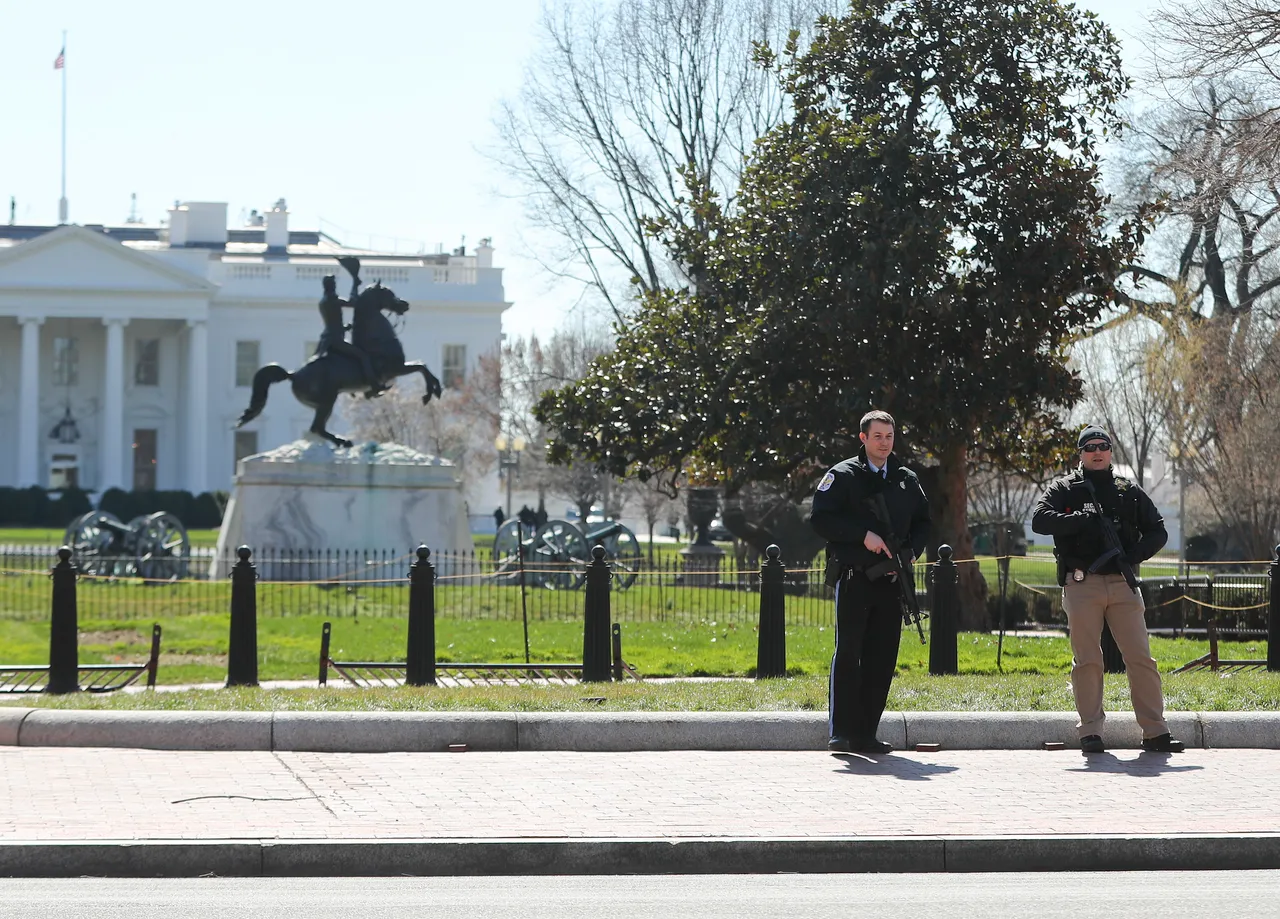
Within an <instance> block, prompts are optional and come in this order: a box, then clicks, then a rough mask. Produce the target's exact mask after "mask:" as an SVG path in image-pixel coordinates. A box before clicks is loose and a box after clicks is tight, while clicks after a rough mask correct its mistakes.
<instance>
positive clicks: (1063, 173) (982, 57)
mask: <svg viewBox="0 0 1280 919" xmlns="http://www.w3.org/2000/svg"><path fill="white" fill-rule="evenodd" d="M761 60H762V62H763V63H764V64H766V65H769V66H771V67H773V68H775V69H776V72H777V74H778V77H779V80H780V86H781V88H782V90H783V92H784V93H785V94H786V95H787V97H788V99H789V100H790V104H791V107H792V109H793V111H794V117H793V118H791V120H789V121H788V122H786V123H784V124H782V125H780V126H779V127H777V128H775V129H774V130H772V131H770V132H769V133H768V134H766V135H765V136H764V137H763V138H762V139H761V140H760V142H759V143H758V145H757V148H756V152H755V155H754V157H753V160H752V162H751V163H750V165H749V167H748V169H747V170H746V171H745V173H744V176H743V180H742V184H741V186H740V188H739V190H738V197H737V205H736V208H735V210H734V213H733V214H731V215H726V214H724V213H722V211H721V210H720V208H719V207H718V205H717V199H716V197H715V195H714V193H712V192H710V191H709V190H706V189H705V188H703V189H697V182H696V176H692V175H689V176H688V178H689V180H690V184H691V185H693V186H694V187H695V189H696V191H695V193H694V194H693V195H691V196H690V198H689V200H688V201H687V202H686V203H685V206H686V207H687V208H689V209H691V210H693V211H697V212H698V213H700V214H701V215H703V217H704V219H705V220H706V222H707V223H708V224H709V225H711V226H712V227H714V232H712V233H710V234H705V235H703V234H696V233H691V232H689V231H688V230H687V229H685V227H686V226H687V222H686V223H682V224H676V223H667V224H660V225H659V226H657V227H656V229H657V230H659V231H660V232H665V233H666V234H667V238H668V241H669V244H670V245H671V246H672V248H673V250H674V251H676V252H678V253H679V254H680V256H681V257H682V258H683V259H684V260H685V261H686V262H687V263H688V264H689V265H691V266H692V268H691V271H692V273H693V275H694V276H698V277H701V278H704V279H705V282H704V283H702V284H700V285H699V286H698V288H697V290H696V291H694V290H689V289H681V290H674V289H664V290H659V291H655V292H653V293H651V294H649V295H648V296H646V298H645V300H644V303H643V306H642V310H641V312H640V314H639V316H638V320H637V322H636V323H635V324H634V325H633V326H632V327H630V328H628V329H626V330H625V331H624V332H623V334H622V335H621V336H620V338H619V341H618V345H617V347H616V349H615V350H614V351H613V352H612V353H611V354H609V355H607V356H605V357H603V358H601V359H600V360H598V361H597V362H596V363H595V365H594V368H593V371H592V372H591V373H590V374H589V375H588V376H587V377H586V378H585V379H583V380H582V381H581V382H579V383H577V384H575V385H571V386H568V387H564V388H562V389H561V390H559V391H558V392H556V393H554V394H551V395H548V396H547V397H544V399H543V400H542V402H541V403H540V404H539V407H538V415H539V417H540V418H542V419H544V420H545V421H547V422H548V423H550V424H551V425H553V426H554V427H555V428H556V429H557V430H558V431H559V432H560V437H559V439H558V441H557V449H558V450H574V451H578V452H579V453H581V454H585V455H589V456H591V457H592V458H593V459H594V460H596V461H597V462H598V463H600V464H601V465H602V466H604V467H605V468H607V469H610V470H613V471H615V472H616V473H621V472H622V471H624V470H626V469H627V468H628V467H637V468H638V471H639V473H640V474H641V475H646V474H648V475H652V474H654V473H667V474H670V472H671V471H672V470H675V469H681V468H685V467H687V468H688V469H689V471H690V473H691V475H692V476H693V477H695V478H696V477H700V476H701V477H714V478H717V479H719V480H721V481H723V482H724V483H725V484H726V486H727V488H728V490H729V491H730V492H732V491H734V490H736V489H737V488H739V487H741V486H742V485H743V483H745V482H748V481H753V480H760V481H767V480H774V481H780V482H783V483H785V484H786V486H787V487H788V489H789V490H790V491H791V493H792V494H793V495H798V494H802V493H804V492H806V491H808V490H809V489H811V488H812V486H813V483H814V481H815V480H816V477H817V476H818V475H819V474H820V472H821V471H822V470H823V469H824V468H825V467H826V466H828V465H829V464H830V463H832V462H834V461H835V460H837V459H840V458H842V457H844V456H848V455H850V454H852V453H854V452H855V450H856V447H857V443H858V441H857V421H858V419H859V417H860V416H861V415H862V413H863V412H864V411H866V410H867V409H868V408H869V407H872V406H874V407H878V408H883V409H886V410H888V411H890V412H892V413H894V414H895V416H896V417H897V418H898V420H899V429H900V432H901V434H902V438H901V449H902V450H903V452H905V453H906V455H907V456H909V457H910V458H911V459H913V460H914V461H915V462H917V463H918V464H919V465H920V467H921V471H922V473H923V475H924V478H925V484H926V490H927V491H928V492H929V495H930V499H931V502H932V505H933V513H934V519H935V521H936V524H937V526H936V535H937V538H938V539H939V540H941V541H946V542H949V543H951V544H952V545H953V546H954V547H955V548H956V555H957V557H958V558H966V557H969V556H970V555H971V547H972V541H971V539H970V537H969V535H968V532H967V529H966V526H965V523H966V521H965V516H966V475H967V468H968V465H969V462H970V459H971V457H974V456H985V457H989V458H991V459H993V460H996V461H998V462H999V463H1000V464H1001V465H1006V466H1012V467H1014V468H1017V467H1018V466H1022V467H1023V468H1035V467H1038V466H1039V465H1041V464H1042V463H1043V460H1044V456H1045V454H1046V453H1047V452H1048V451H1049V450H1050V448H1051V447H1052V446H1056V445H1057V443H1060V441H1059V440H1058V438H1060V437H1061V436H1062V435H1061V432H1060V431H1059V417H1060V412H1061V411H1062V410H1064V409H1066V408H1068V407H1070V406H1071V405H1072V404H1073V403H1074V402H1075V401H1076V400H1077V399H1078V398H1079V396H1080V380H1079V378H1078V377H1077V375H1076V374H1075V373H1074V372H1072V370H1071V369H1070V368H1069V367H1068V365H1067V363H1066V359H1065V358H1066V345H1067V342H1068V338H1069V336H1070V335H1071V334H1072V332H1073V331H1074V330H1077V329H1079V328H1080V327H1081V326H1083V325H1085V324H1087V323H1090V322H1093V321H1095V320H1096V319H1097V318H1098V316H1099V315H1100V313H1101V311H1102V310H1103V308H1104V307H1105V305H1106V304H1107V303H1108V302H1109V297H1110V295H1111V288H1112V278H1114V277H1115V275H1116V274H1117V273H1118V271H1119V269H1120V266H1121V265H1123V264H1125V262H1126V261H1127V259H1128V257H1129V255H1130V254H1131V252H1132V250H1133V248H1134V246H1135V244H1136V241H1137V238H1138V236H1139V231H1138V230H1136V229H1135V227H1134V226H1133V225H1131V224H1125V225H1124V226H1122V227H1120V228H1119V229H1117V230H1115V231H1113V232H1109V231H1108V230H1107V228H1106V226H1105V221H1104V216H1103V213H1104V208H1105V206H1106V203H1107V199H1106V197H1105V196H1104V194H1103V192H1102V191H1101V189H1100V184H1099V151H1098V141H1099V139H1100V138H1101V137H1102V136H1103V135H1106V134H1110V133H1114V132H1117V131H1118V130H1119V129H1120V124H1121V123H1120V118H1119V116H1118V114H1117V110H1116V106H1117V102H1118V100H1119V99H1120V97H1121V95H1122V94H1123V92H1124V91H1125V90H1126V88H1127V87H1128V81H1127V80H1126V78H1125V77H1124V76H1123V75H1122V73H1121V71H1120V61H1119V56H1118V47H1117V43H1116V40H1115V38H1114V36H1113V35H1112V33H1111V32H1110V31H1109V30H1108V29H1107V28H1106V27H1105V26H1104V25H1103V24H1102V23H1101V22H1100V21H1099V20H1098V19H1097V18H1096V17H1095V16H1093V15H1092V14H1090V13H1086V12H1081V11H1079V10H1077V9H1075V8H1074V7H1072V6H1069V5H1067V4H1064V3H1060V2H1057V0H1026V2H1012V0H994V2H982V3H977V2H973V0H854V2H853V3H852V5H851V8H850V11H849V12H848V14H846V15H845V16H843V17H841V18H838V19H835V18H824V19H822V20H820V21H819V28H818V34H817V37H816V38H815V40H814V41H813V43H812V45H811V46H810V47H808V48H807V49H805V50H803V51H802V50H800V48H799V47H798V43H797V42H796V41H795V40H794V39H793V41H791V42H790V43H788V46H787V47H786V49H785V50H784V52H783V54H782V56H781V58H778V57H775V55H774V54H773V53H772V51H770V50H769V49H768V48H767V47H766V48H763V49H762V50H761ZM1055 441H1057V443H1056V442H1055ZM961 572H962V587H963V589H964V591H965V597H966V603H965V612H964V620H965V624H966V625H968V626H972V625H978V624H981V622H982V617H983V604H982V596H983V594H984V592H985V585H984V584H983V582H982V579H981V575H980V574H979V573H978V571H977V566H976V565H963V566H961Z"/></svg>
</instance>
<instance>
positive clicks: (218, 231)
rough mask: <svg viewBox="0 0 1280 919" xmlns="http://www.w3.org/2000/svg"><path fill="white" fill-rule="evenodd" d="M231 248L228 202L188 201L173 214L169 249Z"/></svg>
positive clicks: (172, 212)
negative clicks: (228, 231)
mask: <svg viewBox="0 0 1280 919" xmlns="http://www.w3.org/2000/svg"><path fill="white" fill-rule="evenodd" d="M226 244H227V204H226V202H225V201H184V202H182V203H181V204H176V203H175V204H174V206H173V207H172V208H170V210H169V245H170V246H171V247H179V246H204V247H222V246H225V245H226Z"/></svg>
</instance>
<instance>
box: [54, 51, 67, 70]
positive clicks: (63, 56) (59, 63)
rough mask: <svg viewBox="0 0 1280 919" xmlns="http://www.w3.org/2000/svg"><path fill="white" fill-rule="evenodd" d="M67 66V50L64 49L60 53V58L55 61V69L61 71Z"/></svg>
mask: <svg viewBox="0 0 1280 919" xmlns="http://www.w3.org/2000/svg"><path fill="white" fill-rule="evenodd" d="M66 65H67V49H66V48H63V49H62V50H61V51H59V52H58V56H57V57H55V58H54V59H53V69H54V70H61V69H62V68H63V67H65V66H66Z"/></svg>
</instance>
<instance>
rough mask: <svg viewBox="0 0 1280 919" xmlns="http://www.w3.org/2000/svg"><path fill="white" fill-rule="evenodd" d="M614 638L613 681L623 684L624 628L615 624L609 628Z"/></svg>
mask: <svg viewBox="0 0 1280 919" xmlns="http://www.w3.org/2000/svg"><path fill="white" fill-rule="evenodd" d="M609 630H610V633H611V635H612V637H613V679H614V682H617V683H621V682H622V626H621V625H619V624H618V623H616V622H615V623H614V624H613V625H612V626H610V627H609Z"/></svg>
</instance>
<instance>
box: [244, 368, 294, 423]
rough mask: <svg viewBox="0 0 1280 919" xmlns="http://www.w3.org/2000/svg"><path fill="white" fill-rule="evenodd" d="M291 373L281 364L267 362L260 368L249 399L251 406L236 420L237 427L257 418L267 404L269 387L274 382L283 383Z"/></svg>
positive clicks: (254, 379)
mask: <svg viewBox="0 0 1280 919" xmlns="http://www.w3.org/2000/svg"><path fill="white" fill-rule="evenodd" d="M290 376H291V374H290V373H289V371H287V370H285V369H284V368H283V367H281V366H280V365H279V364H267V365H266V366H265V367H260V368H258V372H257V373H255V374H254V375H253V396H252V398H250V399H249V407H248V408H247V409H245V410H244V414H243V415H241V416H240V418H239V419H238V420H237V421H236V427H241V426H243V425H246V424H248V423H249V422H250V421H252V420H253V419H255V418H257V417H258V415H259V414H260V413H261V412H262V410H263V408H265V407H266V404H267V389H268V388H269V387H270V386H271V384H272V383H283V382H284V381H285V380H287V379H289V377H290Z"/></svg>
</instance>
